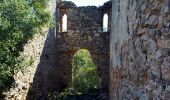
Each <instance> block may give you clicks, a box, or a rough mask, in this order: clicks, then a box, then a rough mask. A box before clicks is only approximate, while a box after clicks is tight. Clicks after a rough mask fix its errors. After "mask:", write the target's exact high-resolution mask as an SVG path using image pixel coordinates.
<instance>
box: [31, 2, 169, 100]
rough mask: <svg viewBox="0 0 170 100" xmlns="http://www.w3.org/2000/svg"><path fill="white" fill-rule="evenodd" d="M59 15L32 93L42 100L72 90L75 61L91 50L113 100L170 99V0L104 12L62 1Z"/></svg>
mask: <svg viewBox="0 0 170 100" xmlns="http://www.w3.org/2000/svg"><path fill="white" fill-rule="evenodd" d="M96 2H97V0H96ZM53 9H55V18H56V28H55V30H51V31H50V34H49V35H48V37H47V40H48V39H49V41H47V42H46V46H45V47H44V48H45V49H44V50H43V51H44V53H42V55H41V59H40V60H41V61H42V63H41V62H40V64H39V65H38V68H37V70H36V74H35V76H36V77H34V81H33V84H32V86H31V88H32V89H30V90H32V91H34V92H36V93H37V95H38V96H39V97H42V96H47V94H48V92H49V91H54V90H61V89H62V88H65V87H67V85H68V83H69V82H70V81H71V79H72V67H71V60H72V57H73V55H74V54H75V52H76V51H77V50H78V49H81V48H85V49H88V50H89V51H90V53H91V55H92V58H93V60H94V62H95V64H96V65H97V69H98V72H99V75H100V77H101V79H102V82H101V87H102V88H104V89H107V90H109V95H110V100H169V99H170V0H110V1H108V2H106V3H105V4H104V5H103V6H101V7H95V6H87V7H77V6H76V5H75V4H74V3H72V2H67V1H63V2H61V1H59V0H58V2H57V4H55V7H54V8H53ZM105 18H106V19H108V23H107V25H106V26H105V25H104V24H103V19H105ZM50 36H51V37H52V38H49V37H50Z"/></svg>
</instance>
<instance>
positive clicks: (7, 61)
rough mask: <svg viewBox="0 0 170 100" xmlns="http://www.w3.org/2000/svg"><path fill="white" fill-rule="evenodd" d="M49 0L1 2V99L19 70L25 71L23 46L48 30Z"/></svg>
mask: <svg viewBox="0 0 170 100" xmlns="http://www.w3.org/2000/svg"><path fill="white" fill-rule="evenodd" d="M47 4H48V0H1V1H0V95H1V94H2V92H3V91H4V90H6V89H7V88H8V87H10V86H11V83H12V82H13V78H12V77H13V75H14V73H15V71H16V70H18V69H20V68H21V67H23V65H22V63H23V62H22V58H19V54H20V52H21V51H22V47H23V44H24V43H26V42H27V41H28V40H29V39H31V38H32V37H33V35H34V34H36V33H40V31H41V29H42V27H44V26H48V25H49V24H50V22H51V16H50V14H49V12H48V10H47V9H46V7H47Z"/></svg>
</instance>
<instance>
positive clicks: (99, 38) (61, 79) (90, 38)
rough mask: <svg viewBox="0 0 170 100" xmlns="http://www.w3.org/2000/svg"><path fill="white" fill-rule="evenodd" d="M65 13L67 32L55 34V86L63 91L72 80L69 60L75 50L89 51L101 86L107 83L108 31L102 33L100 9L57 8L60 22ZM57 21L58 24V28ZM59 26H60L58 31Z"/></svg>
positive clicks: (72, 5) (91, 7) (70, 60)
mask: <svg viewBox="0 0 170 100" xmlns="http://www.w3.org/2000/svg"><path fill="white" fill-rule="evenodd" d="M64 14H67V17H68V23H67V24H68V30H67V32H61V31H60V32H58V33H57V52H58V59H59V60H58V62H57V63H58V65H57V66H58V68H57V69H56V72H57V73H58V84H59V85H60V87H61V89H62V88H65V87H66V86H67V85H68V83H69V82H70V81H71V80H72V65H71V62H72V58H73V56H74V54H75V52H76V51H77V50H78V49H81V48H84V49H87V50H89V51H90V53H91V55H92V59H93V61H94V62H95V64H96V65H97V68H98V72H99V75H100V76H101V78H102V84H101V85H102V87H103V88H106V87H108V83H109V82H108V81H109V32H105V33H104V32H102V21H103V15H102V10H101V9H99V8H97V7H95V6H88V7H75V5H74V4H72V3H71V5H67V6H66V7H61V6H60V19H62V16H63V15H64ZM61 24H62V23H61V20H60V25H61ZM61 28H62V27H61V26H60V29H61Z"/></svg>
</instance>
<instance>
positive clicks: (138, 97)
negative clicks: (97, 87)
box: [110, 0, 170, 100]
mask: <svg viewBox="0 0 170 100" xmlns="http://www.w3.org/2000/svg"><path fill="white" fill-rule="evenodd" d="M111 28H112V32H111V36H110V99H111V100H169V99H170V0H112V26H111Z"/></svg>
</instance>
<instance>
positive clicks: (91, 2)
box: [63, 0, 109, 6]
mask: <svg viewBox="0 0 170 100" xmlns="http://www.w3.org/2000/svg"><path fill="white" fill-rule="evenodd" d="M63 1H72V2H74V3H75V4H76V5H77V6H102V5H103V4H104V3H105V2H107V1H109V0H63Z"/></svg>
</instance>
